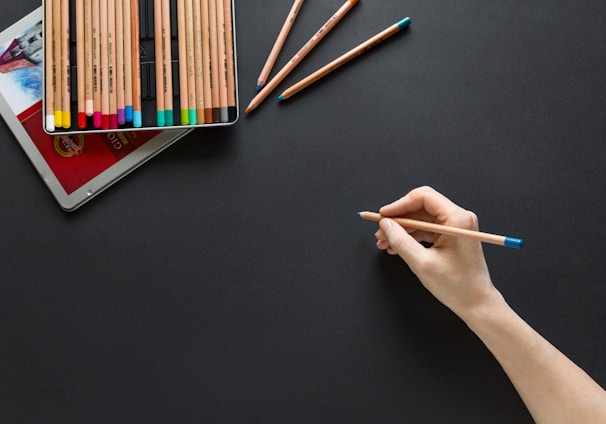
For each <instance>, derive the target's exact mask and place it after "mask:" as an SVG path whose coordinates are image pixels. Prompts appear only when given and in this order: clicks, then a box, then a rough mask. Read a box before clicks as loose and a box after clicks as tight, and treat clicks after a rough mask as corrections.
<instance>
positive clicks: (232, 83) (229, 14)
mask: <svg viewBox="0 0 606 424" xmlns="http://www.w3.org/2000/svg"><path fill="white" fill-rule="evenodd" d="M223 7H224V8H225V43H226V45H227V114H228V120H229V121H230V122H231V121H235V120H236V116H237V113H238V111H237V108H236V58H235V51H234V33H233V5H232V0H223Z"/></svg>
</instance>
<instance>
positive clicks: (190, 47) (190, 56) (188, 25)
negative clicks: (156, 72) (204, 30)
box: [183, 1, 202, 125]
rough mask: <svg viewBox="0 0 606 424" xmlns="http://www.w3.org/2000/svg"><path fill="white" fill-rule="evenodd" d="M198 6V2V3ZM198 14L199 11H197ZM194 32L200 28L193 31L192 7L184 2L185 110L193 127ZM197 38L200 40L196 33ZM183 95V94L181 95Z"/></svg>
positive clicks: (196, 114) (195, 105) (194, 119)
mask: <svg viewBox="0 0 606 424" xmlns="http://www.w3.org/2000/svg"><path fill="white" fill-rule="evenodd" d="M198 4H199V1H198ZM198 9H199V8H198ZM198 14H199V11H198ZM195 31H198V32H199V31H200V28H199V27H198V28H196V29H194V5H193V4H192V2H191V1H186V2H185V36H186V39H185V48H186V50H187V51H186V59H187V68H186V75H187V87H186V89H187V109H188V112H189V113H188V120H189V123H190V124H191V125H195V124H196V123H197V122H198V111H197V107H198V106H197V96H196V84H197V81H196V78H197V74H196V72H197V70H196V50H195V49H196V42H195V38H194V33H195ZM198 38H199V39H200V47H201V46H202V45H201V38H200V34H199V33H198ZM199 72H200V85H201V84H202V56H201V53H200V70H199ZM183 95H185V94H183Z"/></svg>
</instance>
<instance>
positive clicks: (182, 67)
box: [177, 0, 189, 125]
mask: <svg viewBox="0 0 606 424" xmlns="http://www.w3.org/2000/svg"><path fill="white" fill-rule="evenodd" d="M185 13H186V12H185V0H177V37H178V40H179V103H180V108H181V109H180V110H181V114H180V117H181V125H189V103H188V100H189V99H188V97H187V83H188V80H187V27H186V23H185Z"/></svg>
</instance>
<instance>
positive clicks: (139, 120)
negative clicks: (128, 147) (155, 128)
mask: <svg viewBox="0 0 606 424" xmlns="http://www.w3.org/2000/svg"><path fill="white" fill-rule="evenodd" d="M142 125H143V116H142V114H141V111H140V110H135V111H133V127H135V128H141V126H142Z"/></svg>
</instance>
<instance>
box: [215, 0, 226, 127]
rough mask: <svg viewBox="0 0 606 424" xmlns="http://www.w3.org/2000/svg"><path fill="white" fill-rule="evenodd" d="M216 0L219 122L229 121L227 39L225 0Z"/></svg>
mask: <svg viewBox="0 0 606 424" xmlns="http://www.w3.org/2000/svg"><path fill="white" fill-rule="evenodd" d="M215 1H216V12H217V73H218V74H219V79H218V84H219V90H218V91H219V122H227V120H228V115H227V40H226V36H227V34H226V33H225V30H226V28H225V7H224V5H223V0H215Z"/></svg>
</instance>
